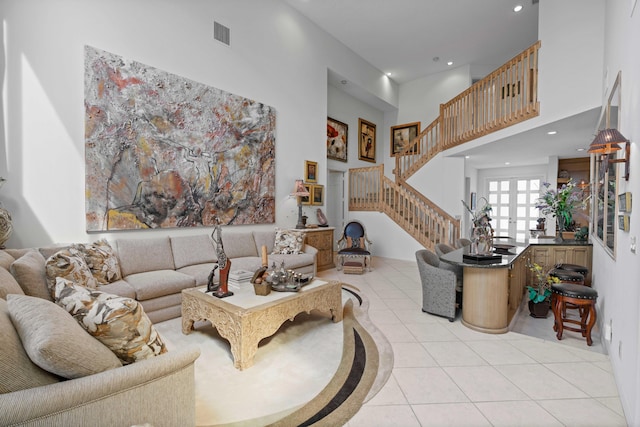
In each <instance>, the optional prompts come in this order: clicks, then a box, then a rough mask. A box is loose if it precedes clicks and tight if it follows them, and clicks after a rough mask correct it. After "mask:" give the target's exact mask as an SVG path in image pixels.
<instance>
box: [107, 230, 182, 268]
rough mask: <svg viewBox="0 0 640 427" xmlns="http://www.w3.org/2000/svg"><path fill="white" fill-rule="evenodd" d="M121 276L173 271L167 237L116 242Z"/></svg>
mask: <svg viewBox="0 0 640 427" xmlns="http://www.w3.org/2000/svg"><path fill="white" fill-rule="evenodd" d="M116 247H117V252H118V261H119V262H120V271H121V272H122V276H124V277H127V276H128V275H130V274H135V273H143V272H145V271H154V270H173V269H175V265H174V264H173V254H172V253H171V241H170V240H169V237H160V238H156V239H122V240H117V241H116Z"/></svg>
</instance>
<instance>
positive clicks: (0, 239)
mask: <svg viewBox="0 0 640 427" xmlns="http://www.w3.org/2000/svg"><path fill="white" fill-rule="evenodd" d="M12 232H13V224H12V223H11V214H10V213H9V211H8V210H6V209H5V208H1V207H0V249H4V244H5V243H6V241H7V240H9V237H11V233H12Z"/></svg>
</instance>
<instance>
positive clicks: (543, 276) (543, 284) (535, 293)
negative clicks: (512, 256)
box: [527, 262, 560, 304]
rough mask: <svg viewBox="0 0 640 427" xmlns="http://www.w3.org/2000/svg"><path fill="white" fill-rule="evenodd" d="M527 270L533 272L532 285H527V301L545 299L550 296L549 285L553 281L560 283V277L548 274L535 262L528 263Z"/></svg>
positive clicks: (537, 301) (536, 301)
mask: <svg viewBox="0 0 640 427" xmlns="http://www.w3.org/2000/svg"><path fill="white" fill-rule="evenodd" d="M529 270H531V271H532V272H533V273H534V274H535V276H536V277H535V279H534V281H535V283H534V284H533V285H527V290H528V291H529V301H533V302H534V303H536V304H537V303H539V302H543V301H546V300H547V298H549V297H550V296H551V285H553V284H554V283H560V279H558V278H557V277H555V276H549V275H548V274H547V273H546V271H545V269H544V268H543V267H542V266H541V265H540V264H537V263H535V262H534V263H533V264H530V265H529Z"/></svg>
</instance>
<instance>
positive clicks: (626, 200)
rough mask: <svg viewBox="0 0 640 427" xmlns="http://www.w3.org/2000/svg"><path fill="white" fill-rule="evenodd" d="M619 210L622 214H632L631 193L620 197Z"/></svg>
mask: <svg viewBox="0 0 640 427" xmlns="http://www.w3.org/2000/svg"><path fill="white" fill-rule="evenodd" d="M618 210H619V211H620V212H631V193H622V194H619V195H618Z"/></svg>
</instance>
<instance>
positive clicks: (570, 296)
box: [551, 283, 598, 346]
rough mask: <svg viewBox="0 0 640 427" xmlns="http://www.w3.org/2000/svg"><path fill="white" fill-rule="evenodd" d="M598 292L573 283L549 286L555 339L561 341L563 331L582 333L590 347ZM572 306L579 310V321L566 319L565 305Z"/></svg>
mask: <svg viewBox="0 0 640 427" xmlns="http://www.w3.org/2000/svg"><path fill="white" fill-rule="evenodd" d="M597 299H598V292H597V291H596V290H595V289H592V288H590V287H588V286H583V285H577V284H575V283H556V284H554V285H551V308H552V309H553V317H554V319H555V322H554V324H553V330H554V331H555V332H556V338H558V339H559V340H561V339H562V332H563V330H565V329H566V330H568V331H574V332H580V333H582V336H583V337H585V338H587V345H589V346H590V345H591V344H592V343H593V341H592V340H591V329H592V328H593V325H595V323H596V316H597V315H596V300H597ZM567 304H573V305H574V306H576V307H577V308H578V310H579V314H580V320H579V321H578V320H575V319H568V318H567V317H566V310H565V308H566V305H567ZM565 323H569V324H574V325H579V326H580V327H579V328H576V327H573V326H566V325H565Z"/></svg>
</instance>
